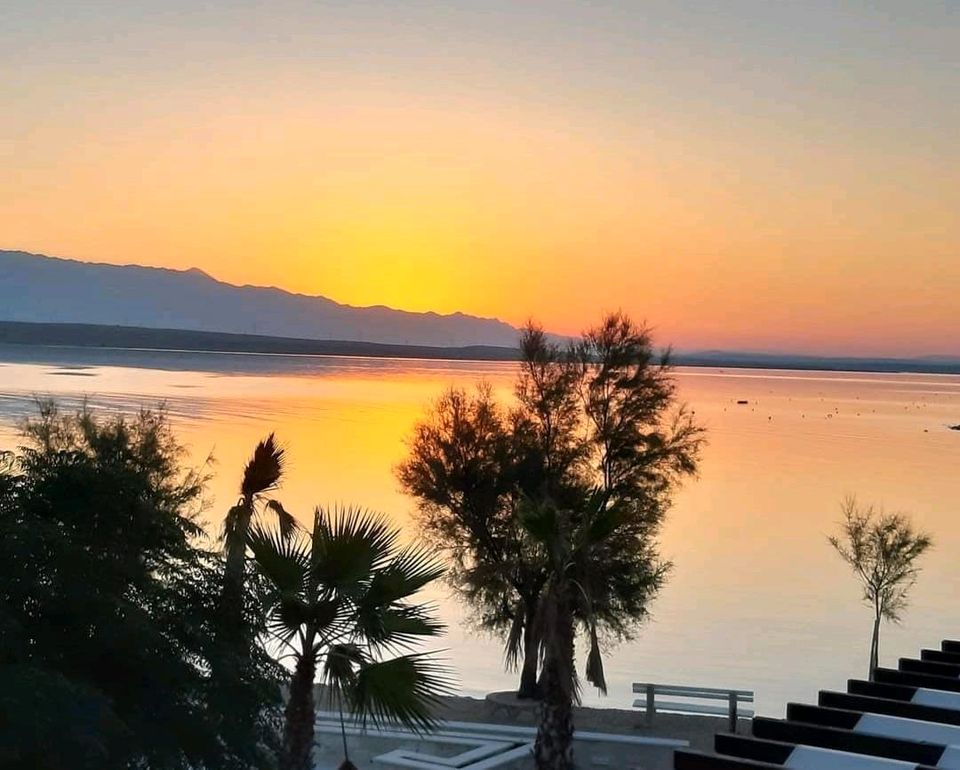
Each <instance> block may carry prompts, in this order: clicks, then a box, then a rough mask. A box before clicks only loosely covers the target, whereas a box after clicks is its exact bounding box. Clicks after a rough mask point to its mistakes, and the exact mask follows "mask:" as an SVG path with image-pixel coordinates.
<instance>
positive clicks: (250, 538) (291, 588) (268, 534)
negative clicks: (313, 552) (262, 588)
mask: <svg viewBox="0 0 960 770" xmlns="http://www.w3.org/2000/svg"><path fill="white" fill-rule="evenodd" d="M247 545H248V546H249V548H250V550H251V552H252V553H253V558H254V559H255V560H256V563H257V566H258V567H259V569H260V571H261V572H262V573H263V575H264V576H265V577H266V578H267V579H268V580H269V581H270V583H271V584H272V585H273V586H274V587H275V588H276V590H277V591H278V592H279V593H281V594H287V595H297V594H299V593H300V592H301V591H302V590H303V589H304V586H305V585H306V581H307V577H308V573H309V564H310V548H309V541H308V540H307V538H304V537H284V536H283V534H282V532H281V531H280V530H279V529H273V528H267V527H264V526H263V525H262V524H259V523H258V524H255V525H254V526H252V527H251V528H250V530H249V532H248V533H247Z"/></svg>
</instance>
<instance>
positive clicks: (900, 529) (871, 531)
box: [828, 497, 933, 679]
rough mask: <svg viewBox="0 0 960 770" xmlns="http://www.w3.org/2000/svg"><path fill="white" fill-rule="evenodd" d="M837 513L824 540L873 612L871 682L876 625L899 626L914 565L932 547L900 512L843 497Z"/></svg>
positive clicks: (875, 660)
mask: <svg viewBox="0 0 960 770" xmlns="http://www.w3.org/2000/svg"><path fill="white" fill-rule="evenodd" d="M842 509H843V522H842V524H841V526H840V535H839V536H831V537H830V538H828V540H829V542H830V545H831V546H833V548H834V550H835V551H836V552H837V553H838V554H839V555H840V558H842V559H843V560H844V561H845V562H846V563H847V564H848V565H849V566H850V568H851V569H852V570H853V572H854V574H855V575H856V576H857V579H858V580H859V581H860V586H861V588H862V589H863V601H864V603H865V604H867V605H868V606H869V607H870V608H871V609H872V610H873V631H872V633H871V635H870V663H869V669H868V673H869V678H870V679H873V675H874V672H875V671H876V670H877V665H878V661H879V656H880V623H881V621H883V620H888V621H890V622H892V623H899V622H900V620H901V618H902V616H903V612H904V610H905V609H906V608H907V604H908V602H907V597H908V594H909V592H910V589H911V588H912V587H913V585H914V583H916V581H917V576H918V575H919V574H920V568H919V567H918V566H917V564H916V561H917V559H919V558H920V557H921V556H922V555H923V554H924V553H926V552H927V551H928V550H929V549H930V548H931V547H932V546H933V540H932V538H931V537H930V535H928V534H926V533H924V532H918V531H916V530H915V529H914V527H913V524H911V522H910V519H909V518H908V517H907V516H906V515H905V514H903V513H888V512H886V511H884V510H882V509H877V508H876V507H875V506H873V505H861V504H860V503H859V502H857V499H856V498H855V497H848V498H846V499H845V500H844V501H843V506H842Z"/></svg>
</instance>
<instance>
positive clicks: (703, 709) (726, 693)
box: [633, 682, 753, 732]
mask: <svg viewBox="0 0 960 770" xmlns="http://www.w3.org/2000/svg"><path fill="white" fill-rule="evenodd" d="M633 692H634V693H635V694H642V695H644V696H645V697H644V698H638V699H637V700H635V701H634V702H633V707H634V708H642V709H644V711H646V715H647V724H652V723H653V716H654V714H656V713H657V709H658V708H659V709H660V710H661V711H672V712H675V713H680V714H707V715H709V716H720V717H722V716H727V717H728V718H729V719H730V730H731V732H736V731H737V719H739V718H740V717H745V718H749V717H752V716H753V709H748V708H740V704H741V703H753V691H752V690H724V689H719V688H715V687H685V686H683V685H675V684H652V683H650V682H635V683H634V685H633ZM659 695H662V696H665V697H672V698H684V699H686V700H683V701H665V700H659V701H658V700H657V696H659ZM690 700H722V701H726V702H727V705H726V706H718V705H713V704H707V703H690V702H689V701H690Z"/></svg>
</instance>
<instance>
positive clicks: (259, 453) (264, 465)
mask: <svg viewBox="0 0 960 770" xmlns="http://www.w3.org/2000/svg"><path fill="white" fill-rule="evenodd" d="M284 464H285V450H284V449H283V448H282V447H281V446H279V445H278V444H277V440H276V437H275V436H274V434H273V433H271V434H270V435H269V436H267V437H266V438H265V439H264V440H263V441H261V442H260V443H259V444H257V446H256V448H255V449H254V450H253V456H252V457H251V458H250V460H249V461H248V462H247V465H246V467H245V468H244V469H243V481H242V482H241V484H240V493H241V494H242V495H243V496H244V497H246V498H251V497H255V496H257V495H262V494H263V493H264V492H267V491H269V490H271V489H275V488H276V487H277V485H278V484H279V483H280V478H281V476H283V466H284Z"/></svg>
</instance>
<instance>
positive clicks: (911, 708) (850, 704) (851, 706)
mask: <svg viewBox="0 0 960 770" xmlns="http://www.w3.org/2000/svg"><path fill="white" fill-rule="evenodd" d="M817 702H818V703H819V704H820V705H821V706H824V707H826V708H833V709H842V710H844V711H863V712H864V713H868V714H887V715H888V716H892V717H904V718H906V719H922V720H923V721H925V722H941V723H943V724H945V725H960V713H958V712H957V711H956V710H955V709H945V708H938V707H937V706H921V705H919V704H917V703H909V702H907V701H902V700H893V699H891V698H874V697H872V696H870V695H855V694H852V693H848V692H831V691H830V690H821V691H820V696H819V698H818V699H817Z"/></svg>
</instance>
